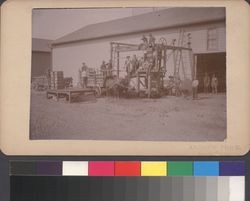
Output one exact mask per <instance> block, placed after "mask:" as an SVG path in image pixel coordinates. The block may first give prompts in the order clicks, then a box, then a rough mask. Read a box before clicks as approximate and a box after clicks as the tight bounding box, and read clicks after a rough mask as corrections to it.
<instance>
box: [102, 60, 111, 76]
mask: <svg viewBox="0 0 250 201" xmlns="http://www.w3.org/2000/svg"><path fill="white" fill-rule="evenodd" d="M100 70H101V72H102V75H103V77H107V76H111V75H112V62H111V60H109V62H108V63H106V62H105V61H102V64H101V66H100Z"/></svg>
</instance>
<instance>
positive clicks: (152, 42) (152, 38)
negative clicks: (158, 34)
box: [148, 34, 156, 47]
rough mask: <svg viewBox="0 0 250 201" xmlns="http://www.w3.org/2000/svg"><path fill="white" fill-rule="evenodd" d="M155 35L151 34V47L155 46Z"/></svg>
mask: <svg viewBox="0 0 250 201" xmlns="http://www.w3.org/2000/svg"><path fill="white" fill-rule="evenodd" d="M155 40H156V39H155V37H154V36H153V35H152V34H149V41H148V43H149V46H150V47H154V46H155Z"/></svg>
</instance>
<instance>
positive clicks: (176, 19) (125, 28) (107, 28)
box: [52, 7, 225, 45]
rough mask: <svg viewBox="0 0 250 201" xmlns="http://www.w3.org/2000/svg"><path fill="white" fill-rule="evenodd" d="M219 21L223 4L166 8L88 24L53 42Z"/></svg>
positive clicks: (62, 42) (55, 43)
mask: <svg viewBox="0 0 250 201" xmlns="http://www.w3.org/2000/svg"><path fill="white" fill-rule="evenodd" d="M219 20H225V8H223V7H216V8H215V7H203V8H201V7H199V8H194V7H185V8H182V7H179V8H168V9H164V10H160V11H157V12H151V13H146V14H142V15H137V16H132V17H126V18H122V19H117V20H112V21H107V22H102V23H97V24H91V25H88V26H85V27H83V28H81V29H79V30H77V31H75V32H73V33H70V34H67V35H65V36H63V37H61V38H59V39H57V40H55V41H53V43H52V44H54V45H59V44H64V43H71V42H77V41H84V40H91V39H98V38H103V37H110V36H116V35H123V34H131V33H139V32H144V31H151V30H157V29H163V28H171V27H178V26H184V25H189V24H197V23H204V22H212V21H219Z"/></svg>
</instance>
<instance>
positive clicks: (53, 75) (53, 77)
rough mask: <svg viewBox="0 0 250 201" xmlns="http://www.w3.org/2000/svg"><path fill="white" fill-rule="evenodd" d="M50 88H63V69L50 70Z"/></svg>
mask: <svg viewBox="0 0 250 201" xmlns="http://www.w3.org/2000/svg"><path fill="white" fill-rule="evenodd" d="M50 88H51V89H63V88H64V77H63V71H51V72H50Z"/></svg>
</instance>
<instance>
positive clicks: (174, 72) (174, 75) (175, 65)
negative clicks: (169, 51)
mask: <svg viewBox="0 0 250 201" xmlns="http://www.w3.org/2000/svg"><path fill="white" fill-rule="evenodd" d="M175 57H176V55H175V49H173V60H174V76H175V75H176V60H175Z"/></svg>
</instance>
